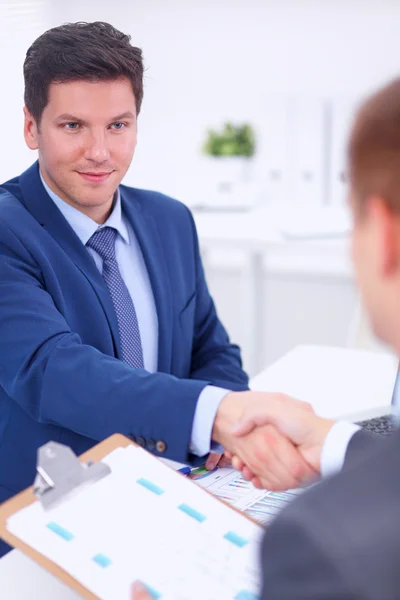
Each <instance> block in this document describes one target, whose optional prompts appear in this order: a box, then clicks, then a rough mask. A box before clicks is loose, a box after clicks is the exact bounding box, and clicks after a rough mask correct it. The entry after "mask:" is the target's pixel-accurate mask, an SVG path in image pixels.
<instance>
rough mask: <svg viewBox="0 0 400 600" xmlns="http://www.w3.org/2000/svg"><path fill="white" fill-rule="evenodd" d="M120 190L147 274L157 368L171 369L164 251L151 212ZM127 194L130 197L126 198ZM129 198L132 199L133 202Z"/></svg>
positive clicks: (168, 289)
mask: <svg viewBox="0 0 400 600" xmlns="http://www.w3.org/2000/svg"><path fill="white" fill-rule="evenodd" d="M120 191H121V202H122V210H123V212H124V214H125V215H126V217H127V218H128V220H129V222H130V223H131V225H132V227H133V230H134V232H135V235H136V237H137V239H138V242H139V245H140V249H141V251H142V254H143V258H144V261H145V264H146V268H147V272H148V274H149V278H150V283H151V287H152V290H153V294H154V300H155V304H156V309H157V316H158V371H161V372H164V373H170V372H171V361H172V316H173V313H172V294H171V285H170V279H169V274H168V269H167V264H166V260H165V250H164V249H163V247H162V245H161V240H160V236H159V232H158V227H157V223H156V221H155V219H154V217H152V216H151V215H149V214H147V213H146V212H145V208H144V210H142V206H141V204H140V202H137V201H135V200H134V198H132V195H131V193H129V192H127V190H126V189H124V188H123V187H122V188H120ZM128 194H129V197H128ZM132 199H133V200H134V201H133V202H132Z"/></svg>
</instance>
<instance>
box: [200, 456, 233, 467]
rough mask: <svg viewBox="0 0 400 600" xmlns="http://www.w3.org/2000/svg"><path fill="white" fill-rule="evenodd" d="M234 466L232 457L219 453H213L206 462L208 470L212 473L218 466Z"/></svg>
mask: <svg viewBox="0 0 400 600" xmlns="http://www.w3.org/2000/svg"><path fill="white" fill-rule="evenodd" d="M231 464H232V457H231V456H230V455H227V454H219V453H217V452H211V453H210V455H209V457H208V458H207V462H206V465H205V466H206V469H207V470H208V471H212V470H213V469H215V467H216V466H217V465H218V466H219V467H221V468H222V467H230V466H231Z"/></svg>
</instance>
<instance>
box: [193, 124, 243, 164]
mask: <svg viewBox="0 0 400 600" xmlns="http://www.w3.org/2000/svg"><path fill="white" fill-rule="evenodd" d="M204 152H205V154H207V155H208V156H218V157H226V156H229V157H232V156H241V157H245V158H250V157H251V156H253V154H254V152H255V139H254V133H253V129H252V127H251V126H250V125H248V124H244V125H233V124H232V123H225V125H224V127H223V128H222V130H221V131H219V132H218V131H215V130H214V129H209V130H208V132H207V138H206V141H205V143H204Z"/></svg>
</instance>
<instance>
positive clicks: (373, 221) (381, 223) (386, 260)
mask: <svg viewBox="0 0 400 600" xmlns="http://www.w3.org/2000/svg"><path fill="white" fill-rule="evenodd" d="M366 210H367V212H368V217H367V218H368V219H369V227H370V232H371V240H370V243H371V244H374V248H375V249H376V260H377V266H378V269H379V270H380V272H381V274H382V275H383V276H388V275H391V274H393V273H394V271H397V270H399V268H400V237H399V230H400V219H399V216H398V215H397V214H396V213H394V212H393V211H392V210H391V208H390V207H389V205H388V203H387V202H386V201H385V200H384V199H383V198H381V197H379V196H372V197H371V198H369V199H368V201H367V206H366Z"/></svg>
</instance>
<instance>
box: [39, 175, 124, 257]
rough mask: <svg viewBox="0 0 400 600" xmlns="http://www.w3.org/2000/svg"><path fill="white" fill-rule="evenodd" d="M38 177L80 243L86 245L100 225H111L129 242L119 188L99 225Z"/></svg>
mask: <svg viewBox="0 0 400 600" xmlns="http://www.w3.org/2000/svg"><path fill="white" fill-rule="evenodd" d="M39 174H40V179H41V180H42V183H43V186H44V189H45V190H46V192H47V193H48V195H49V196H50V198H51V199H52V200H53V202H54V204H55V205H56V206H57V208H58V210H59V211H60V212H61V213H62V215H63V216H64V218H65V219H66V220H67V221H68V223H69V224H70V226H71V227H72V229H73V230H74V231H75V233H76V235H77V236H78V237H79V239H80V240H81V242H82V244H83V245H84V246H86V244H87V242H88V241H89V239H90V238H91V237H92V235H93V234H94V232H95V231H97V230H98V229H101V228H102V227H113V228H114V229H116V230H117V231H118V233H119V235H120V236H121V237H122V239H123V240H124V242H125V243H126V244H129V232H128V227H127V224H126V222H125V219H124V217H123V214H122V209H121V194H120V192H119V189H117V191H116V192H115V202H114V208H113V210H112V212H111V214H110V216H109V217H108V219H107V221H106V222H105V223H104V224H102V225H99V224H98V223H96V221H93V219H91V218H90V217H88V216H87V215H85V214H83V213H82V212H80V211H79V210H77V209H76V208H74V207H73V206H71V205H70V204H67V202H65V201H64V200H62V199H61V198H60V197H59V196H57V194H55V193H54V192H53V191H52V190H51V189H50V188H49V186H48V185H47V183H46V182H45V181H44V179H43V177H42V174H41V173H40V171H39Z"/></svg>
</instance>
